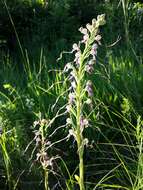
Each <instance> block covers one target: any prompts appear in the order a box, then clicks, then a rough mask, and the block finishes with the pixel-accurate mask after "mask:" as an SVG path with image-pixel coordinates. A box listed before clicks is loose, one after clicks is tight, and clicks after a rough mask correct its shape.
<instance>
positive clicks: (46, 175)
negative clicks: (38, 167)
mask: <svg viewBox="0 0 143 190" xmlns="http://www.w3.org/2000/svg"><path fill="white" fill-rule="evenodd" d="M44 172H45V182H44V183H45V190H49V185H48V170H47V169H44Z"/></svg>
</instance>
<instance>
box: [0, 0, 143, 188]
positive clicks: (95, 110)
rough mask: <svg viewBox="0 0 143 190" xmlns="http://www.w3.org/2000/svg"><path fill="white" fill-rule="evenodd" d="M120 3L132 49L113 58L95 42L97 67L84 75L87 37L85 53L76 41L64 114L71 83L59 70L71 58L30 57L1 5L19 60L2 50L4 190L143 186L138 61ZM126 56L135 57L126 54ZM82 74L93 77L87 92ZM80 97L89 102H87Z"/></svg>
mask: <svg viewBox="0 0 143 190" xmlns="http://www.w3.org/2000/svg"><path fill="white" fill-rule="evenodd" d="M119 6H122V11H123V13H124V29H125V36H126V40H127V41H126V42H127V44H126V45H128V46H129V47H130V48H129V49H128V50H127V51H126V52H125V51H124V47H123V49H121V50H120V55H118V56H116V53H115V54H114V52H113V53H112V52H111V51H110V49H108V48H107V47H105V46H106V44H103V45H101V46H100V48H99V50H98V51H99V52H100V51H101V54H100V53H99V55H98V56H97V62H96V65H95V68H94V69H95V70H94V72H93V73H92V75H87V73H86V72H85V70H84V69H85V68H86V69H89V68H87V67H86V66H87V65H86V64H87V62H86V61H87V60H86V59H87V57H88V56H89V54H88V53H87V52H89V50H90V48H91V44H92V43H91V44H89V47H88V45H87V44H86V42H84V43H85V47H86V48H85V51H83V50H84V46H81V50H82V51H81V52H83V54H81V55H80V56H81V57H80V67H79V68H78V67H76V66H75V68H74V67H72V69H73V70H74V71H75V73H76V74H77V75H76V76H75V78H76V82H77V84H76V87H75V89H74V90H73V91H74V93H75V94H76V97H75V102H74V104H72V105H71V107H70V112H69V113H68V112H67V110H66V109H67V106H69V98H68V96H69V85H70V82H69V78H68V77H69V75H68V76H65V74H64V73H63V70H65V68H66V67H65V62H69V61H71V60H73V57H74V56H72V55H71V54H69V55H68V56H67V55H65V54H63V56H62V59H61V60H60V61H59V62H56V63H55V64H54V65H52V64H53V60H56V58H53V57H54V55H52V56H51V57H52V59H51V60H50V58H49V57H50V56H47V53H46V50H47V49H45V47H42V48H41V49H40V51H39V54H38V55H36V58H35V59H33V61H32V59H31V56H30V52H28V51H27V50H24V49H23V47H22V45H21V42H20V39H19V36H18V33H17V31H16V28H15V25H14V22H13V19H12V17H11V15H10V13H9V10H7V11H8V14H9V17H10V20H11V22H12V25H13V27H14V30H15V33H16V37H17V40H18V43H19V46H20V50H21V53H22V56H23V58H22V59H21V61H22V60H24V62H21V63H22V64H21V65H20V64H19V63H18V61H17V59H13V58H12V57H11V55H10V54H9V53H7V54H5V53H3V52H2V56H1V58H0V62H1V68H0V74H1V79H0V83H1V86H0V148H1V149H0V155H1V157H0V181H2V183H3V184H4V185H3V187H2V189H3V190H4V189H7V188H8V189H9V190H11V189H12V190H14V189H23V190H24V189H32V188H34V189H35V190H36V189H37V190H39V189H45V190H49V189H51V190H52V189H53V190H54V189H59V190H60V189H61V190H65V189H67V190H74V189H76V190H77V189H80V190H84V189H85V190H91V189H92V190H96V189H97V190H99V189H105V190H106V189H119V190H120V189H121V190H122V189H126V190H129V189H130V190H140V189H142V188H143V187H142V184H143V181H142V178H143V171H142V162H143V155H142V146H143V145H142V143H143V142H142V140H143V135H142V125H143V121H142V99H143V98H142V94H143V92H142V91H143V87H142V83H143V79H142V73H143V66H142V64H141V63H142V60H141V56H138V55H137V54H136V51H135V49H134V47H133V44H134V42H132V43H131V36H130V35H129V30H130V27H129V23H128V21H129V19H130V17H129V16H130V15H129V13H128V7H129V1H126V2H125V1H124V0H122V1H120V3H119ZM108 8H109V7H108ZM107 24H108V23H107ZM80 30H81V29H80ZM105 31H106V30H105ZM81 32H83V31H82V30H81ZM103 33H104V31H103ZM86 34H87V33H86ZM86 34H85V31H84V35H86ZM106 34H107V33H106ZM84 37H86V36H84ZM77 38H78V37H77ZM103 38H104V37H103ZM103 41H104V40H103ZM98 43H99V44H100V41H99V42H98ZM57 44H58V42H57ZM64 45H65V44H64V42H61V43H60V44H59V45H57V47H56V49H55V50H54V51H53V52H54V53H55V54H57V52H60V51H61V46H62V47H63V46H64ZM104 45H105V46H104ZM68 46H69V45H68ZM117 46H118V44H117ZM76 48H77V47H76ZM110 48H111V47H110ZM115 48H116V45H115ZM64 49H68V47H64ZM86 50H88V51H87V52H86ZM105 51H106V52H105ZM105 54H106V58H107V59H106V60H105V58H104V56H103V55H105ZM130 54H133V55H132V56H131V57H129V55H130ZM87 55H88V56H87ZM121 55H122V56H121ZM78 58H79V57H78ZM85 60H86V61H85ZM76 61H78V60H76ZM88 61H89V60H88ZM88 71H90V70H88ZM75 73H74V74H75ZM87 79H88V80H90V82H91V81H92V90H93V92H91V89H90V91H88V90H87V89H86V90H85V86H86V85H85V83H86V82H87ZM90 84H91V83H90ZM90 87H91V86H90ZM73 88H74V86H73ZM73 91H72V92H73ZM83 92H84V93H83ZM83 94H84V96H83ZM90 94H92V97H90ZM93 94H94V95H93ZM72 95H73V94H72ZM70 98H71V97H70ZM85 102H88V104H89V106H87V105H86V106H85ZM91 103H92V104H91ZM83 107H84V109H83ZM81 112H82V114H83V115H82V116H84V118H81ZM67 118H68V120H67ZM69 119H70V120H69ZM81 119H82V122H83V121H84V122H85V121H86V125H87V122H88V127H87V126H82V123H81ZM67 121H68V122H69V121H72V125H69V126H67V125H66V122H67ZM81 126H82V127H84V130H83V128H81ZM85 140H86V141H85ZM87 140H88V141H87ZM85 145H86V146H85ZM1 171H2V172H1Z"/></svg>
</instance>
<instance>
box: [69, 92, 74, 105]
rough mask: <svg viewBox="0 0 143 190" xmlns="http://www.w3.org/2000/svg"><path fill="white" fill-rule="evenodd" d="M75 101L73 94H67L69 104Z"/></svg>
mask: <svg viewBox="0 0 143 190" xmlns="http://www.w3.org/2000/svg"><path fill="white" fill-rule="evenodd" d="M74 101H75V94H74V93H73V92H71V93H70V94H69V104H73V103H74Z"/></svg>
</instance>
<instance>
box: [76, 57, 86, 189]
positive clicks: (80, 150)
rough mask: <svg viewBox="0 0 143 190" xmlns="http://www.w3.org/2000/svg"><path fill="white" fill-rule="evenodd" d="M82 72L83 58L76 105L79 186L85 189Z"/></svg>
mask: <svg viewBox="0 0 143 190" xmlns="http://www.w3.org/2000/svg"><path fill="white" fill-rule="evenodd" d="M81 72H82V60H81V63H80V68H79V72H78V83H77V90H76V105H77V118H76V122H77V146H78V156H79V181H78V183H79V187H80V190H85V187H84V162H83V153H84V145H83V135H82V132H81V128H80V118H81V111H82V110H81V109H82V108H81V104H82V99H81Z"/></svg>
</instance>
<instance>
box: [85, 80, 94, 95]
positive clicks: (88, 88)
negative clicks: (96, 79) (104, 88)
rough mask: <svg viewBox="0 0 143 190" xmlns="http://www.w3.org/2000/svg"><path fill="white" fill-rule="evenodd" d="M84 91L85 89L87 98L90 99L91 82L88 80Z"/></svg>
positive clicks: (91, 92)
mask: <svg viewBox="0 0 143 190" xmlns="http://www.w3.org/2000/svg"><path fill="white" fill-rule="evenodd" d="M85 89H86V91H87V93H88V96H89V97H92V96H93V89H92V82H91V81H90V80H89V81H87V83H86V88H85Z"/></svg>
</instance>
